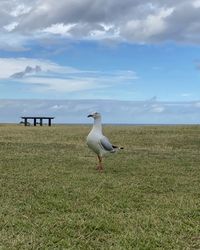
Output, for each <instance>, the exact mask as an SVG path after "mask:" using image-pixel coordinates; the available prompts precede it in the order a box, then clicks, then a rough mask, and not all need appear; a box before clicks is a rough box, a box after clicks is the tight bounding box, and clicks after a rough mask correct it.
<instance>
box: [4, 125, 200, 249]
mask: <svg viewBox="0 0 200 250" xmlns="http://www.w3.org/2000/svg"><path fill="white" fill-rule="evenodd" d="M89 130H90V126H54V127H51V128H49V127H26V128H25V127H23V126H16V125H15V126H14V125H13V126H10V125H7V126H6V125H2V126H0V249H1V250H4V249H5V250H7V249H75V250H76V249H114V250H118V249H142V250H143V249H152V250H154V249H166V250H169V249H200V126H169V127H167V126H163V127H161V126H157V127H156V126H155V127H153V126H150V127H131V126H113V127H112V128H111V126H106V127H104V132H105V134H106V135H107V136H108V137H109V138H110V139H111V141H112V142H113V143H114V144H120V145H121V146H124V150H123V151H121V152H119V153H118V154H116V155H110V156H109V157H106V158H105V159H104V166H105V172H104V173H98V172H96V170H95V167H96V166H95V165H96V156H95V155H94V154H93V153H92V152H91V151H90V150H89V149H88V148H87V146H86V145H85V137H86V136H87V134H88V132H89Z"/></svg>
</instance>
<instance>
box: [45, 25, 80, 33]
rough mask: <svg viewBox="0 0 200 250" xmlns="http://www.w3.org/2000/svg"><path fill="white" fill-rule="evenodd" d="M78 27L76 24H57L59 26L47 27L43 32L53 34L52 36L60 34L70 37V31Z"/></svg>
mask: <svg viewBox="0 0 200 250" xmlns="http://www.w3.org/2000/svg"><path fill="white" fill-rule="evenodd" d="M74 26H76V24H67V25H65V24H63V23H57V24H52V25H51V26H50V27H47V28H45V29H43V30H41V32H47V33H52V34H60V35H69V36H70V33H69V31H70V30H71V29H72V28H73V27H74Z"/></svg>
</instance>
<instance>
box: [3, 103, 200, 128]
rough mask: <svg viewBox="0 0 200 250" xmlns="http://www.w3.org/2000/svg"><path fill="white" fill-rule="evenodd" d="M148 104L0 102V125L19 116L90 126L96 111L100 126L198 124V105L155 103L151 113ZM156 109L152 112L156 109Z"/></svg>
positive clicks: (199, 119) (150, 105) (149, 104)
mask: <svg viewBox="0 0 200 250" xmlns="http://www.w3.org/2000/svg"><path fill="white" fill-rule="evenodd" d="M152 104H153V103H152V102H149V101H140V102H137V101H132V102H130V101H106V100H104V101H103V100H102V101H97V100H71V101H70V100H65V101H62V100H46V101H45V100H0V112H1V116H0V122H19V121H20V116H22V115H50V116H55V120H54V122H55V123H63V122H64V123H65V122H66V123H67V122H69V123H82V124H83V123H91V121H90V120H89V119H88V118H87V115H88V114H89V113H90V112H92V111H99V112H101V113H102V116H103V123H133V124H141V123H149V124H155V123H157V124H177V123H181V124H183V123H186V124H191V123H198V124H199V123H200V117H199V102H187V103H185V102H180V103H179V102H157V101H155V102H154V104H153V105H157V106H156V107H157V108H158V107H163V110H162V112H160V110H157V111H159V112H152ZM156 107H155V108H156Z"/></svg>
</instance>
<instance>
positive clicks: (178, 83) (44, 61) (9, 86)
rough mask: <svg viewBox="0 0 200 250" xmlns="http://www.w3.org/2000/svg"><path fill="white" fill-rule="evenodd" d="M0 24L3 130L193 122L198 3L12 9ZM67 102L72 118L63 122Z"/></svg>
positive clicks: (65, 1)
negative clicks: (96, 120)
mask: <svg viewBox="0 0 200 250" xmlns="http://www.w3.org/2000/svg"><path fill="white" fill-rule="evenodd" d="M0 15H1V20H0V65H1V71H0V113H1V114H4V115H3V116H2V118H1V121H7V120H9V121H11V122H12V121H13V122H15V121H17V119H18V117H19V116H20V115H21V114H23V115H25V114H30V113H32V114H33V113H35V114H38V113H40V114H44V115H45V114H52V113H53V114H54V115H55V116H56V115H57V116H58V117H59V119H58V121H59V122H80V123H81V122H85V121H84V119H83V120H81V119H79V118H77V117H76V116H80V115H82V113H83V112H84V115H85V113H86V114H87V113H88V112H91V111H92V110H93V109H94V108H96V109H98V110H94V111H101V112H103V113H104V114H103V115H105V121H106V122H112V120H113V121H114V122H119V123H124V122H127V123H132V122H137V123H167V122H168V123H199V122H200V115H199V111H200V105H199V103H200V46H199V45H200V35H199V34H200V1H199V0H181V1H176V2H174V1H171V0H166V1H165V0H164V1H161V0H160V1H158V0H154V1H149V0H145V1H138V0H132V1H130V0H124V1H123V2H120V1H119V2H118V1H114V0H109V1H106V0H95V1H94V0H93V1H92V0H77V1H72V0H60V1H59V5H58V4H57V3H55V1H53V0H30V1H27V0H15V1H14V0H10V1H1V2H0ZM70 100H71V101H73V105H72V107H71V110H72V109H73V108H74V114H76V116H69V110H68V109H67V108H65V109H64V110H63V116H62V113H61V110H62V108H63V107H64V106H65V107H68V106H67V105H66V102H67V101H70ZM90 100H91V101H90ZM16 101H17V102H18V104H19V105H17V107H18V109H17V110H16V109H15V107H16ZM41 101H42V103H43V104H42V105H43V107H45V108H44V109H40V108H37V107H41V106H40V105H36V103H37V102H38V103H40V104H41ZM55 101H57V104H55ZM63 101H64V103H63ZM88 101H89V102H88ZM92 101H93V102H92ZM109 101H112V103H113V102H114V103H115V105H114V106H115V107H117V108H118V110H121V111H120V112H118V113H117V114H115V115H114V111H113V109H114V108H113V109H109V107H107V105H108V103H109ZM121 101H123V102H121ZM8 102H9V105H8ZM11 103H12V105H13V106H12V105H11ZM44 103H45V104H44ZM60 103H62V104H60ZM86 103H87V105H86ZM22 104H24V105H25V106H26V108H24V105H22ZM125 104H126V108H124V107H125V106H124V105H125ZM34 105H35V106H34ZM56 105H57V106H56ZM81 105H82V106H84V109H82V108H81V107H80V106H81ZM152 105H153V106H152ZM31 106H34V107H35V109H34V110H33V109H32V108H31ZM61 106H62V108H58V109H59V112H58V109H56V108H54V111H52V110H51V107H61ZM147 106H148V107H149V108H148V109H147V108H146V107H147ZM134 107H140V108H139V109H134ZM169 107H170V108H169ZM177 107H179V108H177ZM188 107H189V108H188ZM12 110H15V116H13V115H12V117H13V118H12V119H11V120H10V118H9V115H6V114H11V113H12ZM71 110H70V112H71ZM107 110H110V111H109V112H108V111H107ZM123 110H126V111H127V112H125V113H126V114H124V111H123ZM67 114H68V117H71V118H70V120H69V119H67V118H66V116H67ZM130 114H131V115H130ZM81 117H82V116H81ZM133 117H134V119H133ZM135 118H136V119H135Z"/></svg>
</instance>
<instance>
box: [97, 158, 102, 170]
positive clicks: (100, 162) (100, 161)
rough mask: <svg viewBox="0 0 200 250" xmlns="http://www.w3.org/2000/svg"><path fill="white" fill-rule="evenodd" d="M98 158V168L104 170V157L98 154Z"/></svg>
mask: <svg viewBox="0 0 200 250" xmlns="http://www.w3.org/2000/svg"><path fill="white" fill-rule="evenodd" d="M97 157H98V159H99V165H98V167H97V169H98V170H99V171H103V165H102V157H101V156H100V155H97Z"/></svg>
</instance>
